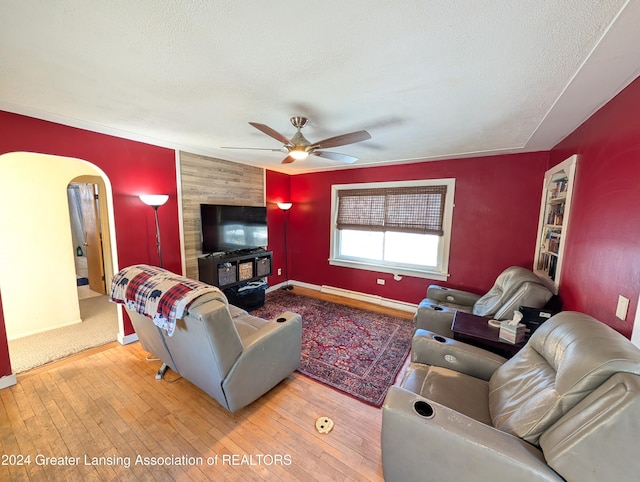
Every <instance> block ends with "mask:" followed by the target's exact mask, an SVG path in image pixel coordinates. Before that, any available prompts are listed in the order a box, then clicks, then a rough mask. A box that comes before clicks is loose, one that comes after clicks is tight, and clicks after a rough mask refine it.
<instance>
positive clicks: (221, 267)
mask: <svg viewBox="0 0 640 482" xmlns="http://www.w3.org/2000/svg"><path fill="white" fill-rule="evenodd" d="M272 258H273V252H272V251H265V250H264V249H250V250H242V251H232V252H225V253H210V254H207V255H205V256H202V257H200V258H198V279H199V280H200V281H202V282H204V283H207V284H210V285H213V286H217V287H218V288H220V289H225V288H232V287H234V286H238V285H240V284H242V283H247V282H250V281H256V280H259V279H261V278H264V277H266V276H270V275H271V271H272V266H271V265H272Z"/></svg>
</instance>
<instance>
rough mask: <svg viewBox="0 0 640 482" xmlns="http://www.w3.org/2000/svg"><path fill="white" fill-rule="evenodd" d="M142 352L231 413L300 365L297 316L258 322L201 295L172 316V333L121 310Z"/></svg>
mask: <svg viewBox="0 0 640 482" xmlns="http://www.w3.org/2000/svg"><path fill="white" fill-rule="evenodd" d="M125 309H126V311H127V313H128V314H129V317H130V318H131V322H132V324H133V327H134V329H135V330H136V333H137V334H138V338H139V339H140V342H141V343H142V346H143V347H144V349H145V350H147V351H148V352H150V353H152V354H153V355H155V356H156V357H158V358H160V359H161V360H162V361H163V362H164V363H165V364H166V365H168V366H169V367H171V369H172V370H174V371H175V372H177V373H179V374H180V375H181V376H183V377H184V378H186V379H187V380H189V381H190V382H191V383H193V384H194V385H196V386H198V387H199V388H201V389H202V390H203V391H204V392H206V393H207V394H209V395H210V396H212V397H213V398H215V399H216V400H217V401H218V403H220V405H222V406H223V407H225V408H226V409H227V410H229V411H230V412H235V411H237V410H240V409H241V408H243V407H245V406H246V405H248V404H250V403H251V402H253V401H254V400H256V399H258V398H259V397H261V396H262V395H264V394H265V393H267V392H268V391H269V390H271V389H272V388H273V387H275V386H276V385H277V384H278V383H280V382H281V381H282V380H284V379H285V378H286V377H288V376H289V375H290V374H291V373H293V372H294V371H295V370H296V369H297V368H298V366H299V365H300V349H301V340H302V318H301V317H300V315H298V314H295V313H291V312H286V313H283V314H282V315H280V316H279V317H277V318H276V319H274V320H263V319H261V318H257V317H255V316H252V315H250V314H248V313H247V312H246V311H245V310H242V309H240V308H238V307H236V306H233V305H227V304H226V303H224V302H223V301H220V300H219V299H211V298H210V297H209V296H207V295H204V296H202V297H200V298H198V299H197V300H196V301H194V302H193V303H192V304H191V306H190V307H189V308H188V310H187V312H186V314H185V316H184V317H183V318H182V319H179V320H177V323H176V328H175V332H174V333H173V336H167V335H166V333H164V332H163V331H162V330H160V329H159V328H158V327H157V326H155V325H154V324H153V321H152V320H151V319H150V318H147V317H146V316H142V315H140V314H138V313H136V312H135V311H133V310H130V309H128V308H125Z"/></svg>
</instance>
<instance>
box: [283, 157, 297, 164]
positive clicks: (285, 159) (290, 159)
mask: <svg viewBox="0 0 640 482" xmlns="http://www.w3.org/2000/svg"><path fill="white" fill-rule="evenodd" d="M293 161H295V158H293V157H291V156H287V157H285V158H284V159H283V160H282V164H291V163H292V162H293Z"/></svg>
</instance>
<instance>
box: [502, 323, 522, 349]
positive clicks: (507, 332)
mask: <svg viewBox="0 0 640 482" xmlns="http://www.w3.org/2000/svg"><path fill="white" fill-rule="evenodd" d="M526 328H527V327H526V325H523V324H522V323H518V324H517V325H510V324H509V322H508V321H503V322H502V323H500V333H499V334H498V336H499V337H500V339H501V340H504V341H506V342H509V343H513V344H514V345H515V344H516V343H520V342H521V341H524V335H525V330H526Z"/></svg>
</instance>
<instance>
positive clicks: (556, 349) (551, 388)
mask: <svg viewBox="0 0 640 482" xmlns="http://www.w3.org/2000/svg"><path fill="white" fill-rule="evenodd" d="M618 372H628V373H635V374H640V350H638V349H637V348H636V347H635V346H633V345H632V344H630V343H629V341H628V340H627V339H626V338H625V337H624V336H622V335H621V334H619V333H617V332H616V331H614V330H613V329H611V328H610V327H608V326H607V325H605V324H603V323H601V322H599V321H597V320H595V319H594V318H591V317H590V316H587V315H585V314H582V313H576V312H562V313H559V314H557V315H555V316H554V317H552V318H551V319H550V320H549V321H547V322H545V323H544V324H543V325H542V326H541V327H540V328H538V330H536V332H535V333H534V334H533V335H532V336H531V339H530V340H529V342H528V343H527V345H525V347H524V348H523V349H522V350H520V351H519V352H518V353H517V354H516V355H515V356H514V357H513V358H512V359H510V360H508V361H507V362H506V363H505V364H504V365H502V366H501V367H500V368H498V370H496V372H495V373H494V374H493V376H492V377H491V380H490V381H489V410H490V413H491V419H492V423H493V425H494V426H495V427H496V428H498V429H499V430H502V431H504V432H508V433H511V434H513V435H516V436H518V437H520V438H523V439H525V440H527V441H529V442H531V443H533V444H537V443H538V439H539V437H540V435H541V434H542V433H543V432H544V431H545V430H546V429H547V428H549V427H550V426H551V425H552V424H554V423H555V422H556V421H557V420H558V419H559V418H560V417H561V416H562V415H564V414H565V413H566V412H567V411H569V410H570V409H571V408H573V407H574V406H575V405H576V404H577V403H578V402H580V400H582V399H583V398H584V397H586V396H587V395H588V394H589V393H591V392H592V391H593V390H594V389H595V388H597V387H598V386H600V385H601V384H602V383H603V382H604V381H605V380H607V379H608V378H609V377H611V376H612V375H614V374H615V373H618Z"/></svg>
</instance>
